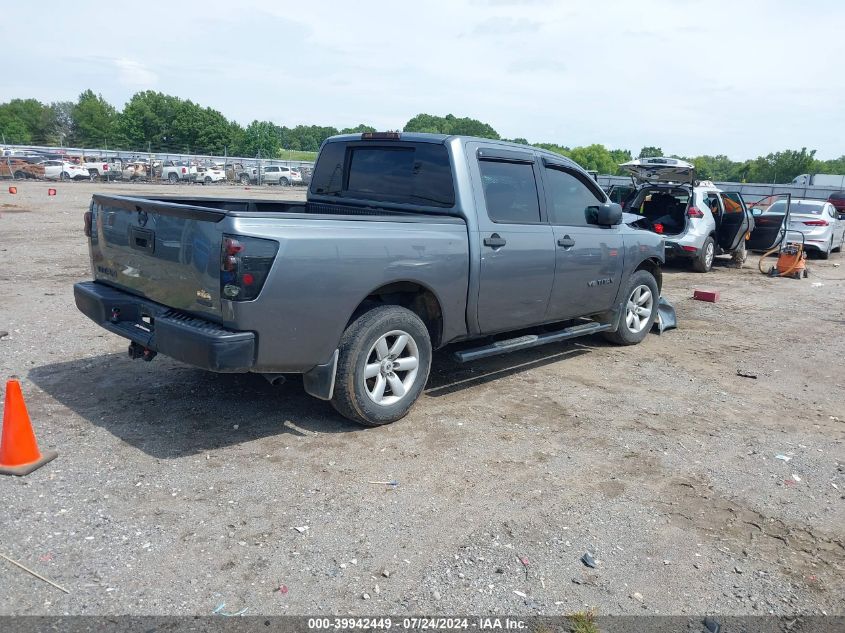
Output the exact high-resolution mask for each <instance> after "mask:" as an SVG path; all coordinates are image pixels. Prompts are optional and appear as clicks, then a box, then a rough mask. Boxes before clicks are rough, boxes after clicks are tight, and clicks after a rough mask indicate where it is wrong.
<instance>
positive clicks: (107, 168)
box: [103, 163, 109, 171]
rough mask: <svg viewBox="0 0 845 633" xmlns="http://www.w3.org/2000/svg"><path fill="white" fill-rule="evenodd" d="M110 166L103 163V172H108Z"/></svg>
mask: <svg viewBox="0 0 845 633" xmlns="http://www.w3.org/2000/svg"><path fill="white" fill-rule="evenodd" d="M108 170H109V166H108V165H107V164H106V163H103V171H108Z"/></svg>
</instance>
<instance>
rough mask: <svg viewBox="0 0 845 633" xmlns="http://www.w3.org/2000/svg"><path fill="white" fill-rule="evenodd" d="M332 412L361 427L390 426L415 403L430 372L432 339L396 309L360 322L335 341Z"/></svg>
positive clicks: (415, 318) (380, 311)
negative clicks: (337, 352)
mask: <svg viewBox="0 0 845 633" xmlns="http://www.w3.org/2000/svg"><path fill="white" fill-rule="evenodd" d="M339 351H340V354H339V355H338V364H337V375H336V378H335V388H334V395H333V397H332V401H331V402H332V406H334V408H335V409H336V410H337V411H338V413H340V414H341V415H342V416H344V417H346V418H349V419H350V420H354V421H355V422H358V423H359V424H363V425H364V426H381V425H383V424H390V423H391V422H395V421H396V420H399V419H400V418H402V417H404V416H405V415H406V414H407V413H408V410H409V409H410V408H411V406H412V405H413V404H414V402H416V400H417V398H418V397H419V395H420V393H422V390H423V387H425V383H426V381H427V380H428V371H429V369H430V368H431V337H430V336H429V334H428V329H427V328H426V326H425V324H424V323H423V322H422V320H421V319H420V318H419V317H418V316H417V315H416V314H414V313H413V312H411V311H410V310H407V309H405V308H402V307H400V306H380V307H377V308H373V309H372V310H369V311H367V312H365V313H364V314H362V315H361V316H359V317H358V318H357V319H355V321H353V323H352V324H351V325H350V326H349V327H348V328H346V331H345V332H344V333H343V336H342V337H341V339H340V347H339Z"/></svg>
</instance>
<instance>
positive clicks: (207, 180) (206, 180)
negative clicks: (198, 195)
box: [202, 176, 211, 185]
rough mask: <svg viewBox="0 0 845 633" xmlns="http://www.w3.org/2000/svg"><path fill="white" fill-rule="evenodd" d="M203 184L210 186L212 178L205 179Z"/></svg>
mask: <svg viewBox="0 0 845 633" xmlns="http://www.w3.org/2000/svg"><path fill="white" fill-rule="evenodd" d="M202 183H203V184H204V185H210V184H211V176H206V177H205V179H204V180H203V181H202Z"/></svg>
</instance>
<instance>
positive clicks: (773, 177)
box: [748, 147, 816, 183]
mask: <svg viewBox="0 0 845 633" xmlns="http://www.w3.org/2000/svg"><path fill="white" fill-rule="evenodd" d="M815 155H816V150H811V151H809V152H808V151H807V148H806V147H802V148H801V151H797V150H794V149H787V150H784V151H782V152H775V153H773V154H769V155H767V156H760V157H758V158H756V159H755V160H753V161H751V164H750V169H749V170H748V180H749V181H750V182H765V183H788V182H791V181H792V180H793V179H794V178H795V177H796V176H798V175H800V174H808V173H811V171H812V168H813V166H814V164H815V162H816V161H815V159H814V156H815Z"/></svg>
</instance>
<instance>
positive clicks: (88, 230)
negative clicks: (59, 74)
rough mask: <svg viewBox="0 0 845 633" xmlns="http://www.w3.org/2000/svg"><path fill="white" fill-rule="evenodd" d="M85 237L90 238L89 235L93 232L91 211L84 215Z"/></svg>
mask: <svg viewBox="0 0 845 633" xmlns="http://www.w3.org/2000/svg"><path fill="white" fill-rule="evenodd" d="M83 217H84V218H85V237H91V233H92V232H93V230H92V227H93V225H94V214H93V213H91V211H86V212H85V215H84V216H83Z"/></svg>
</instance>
